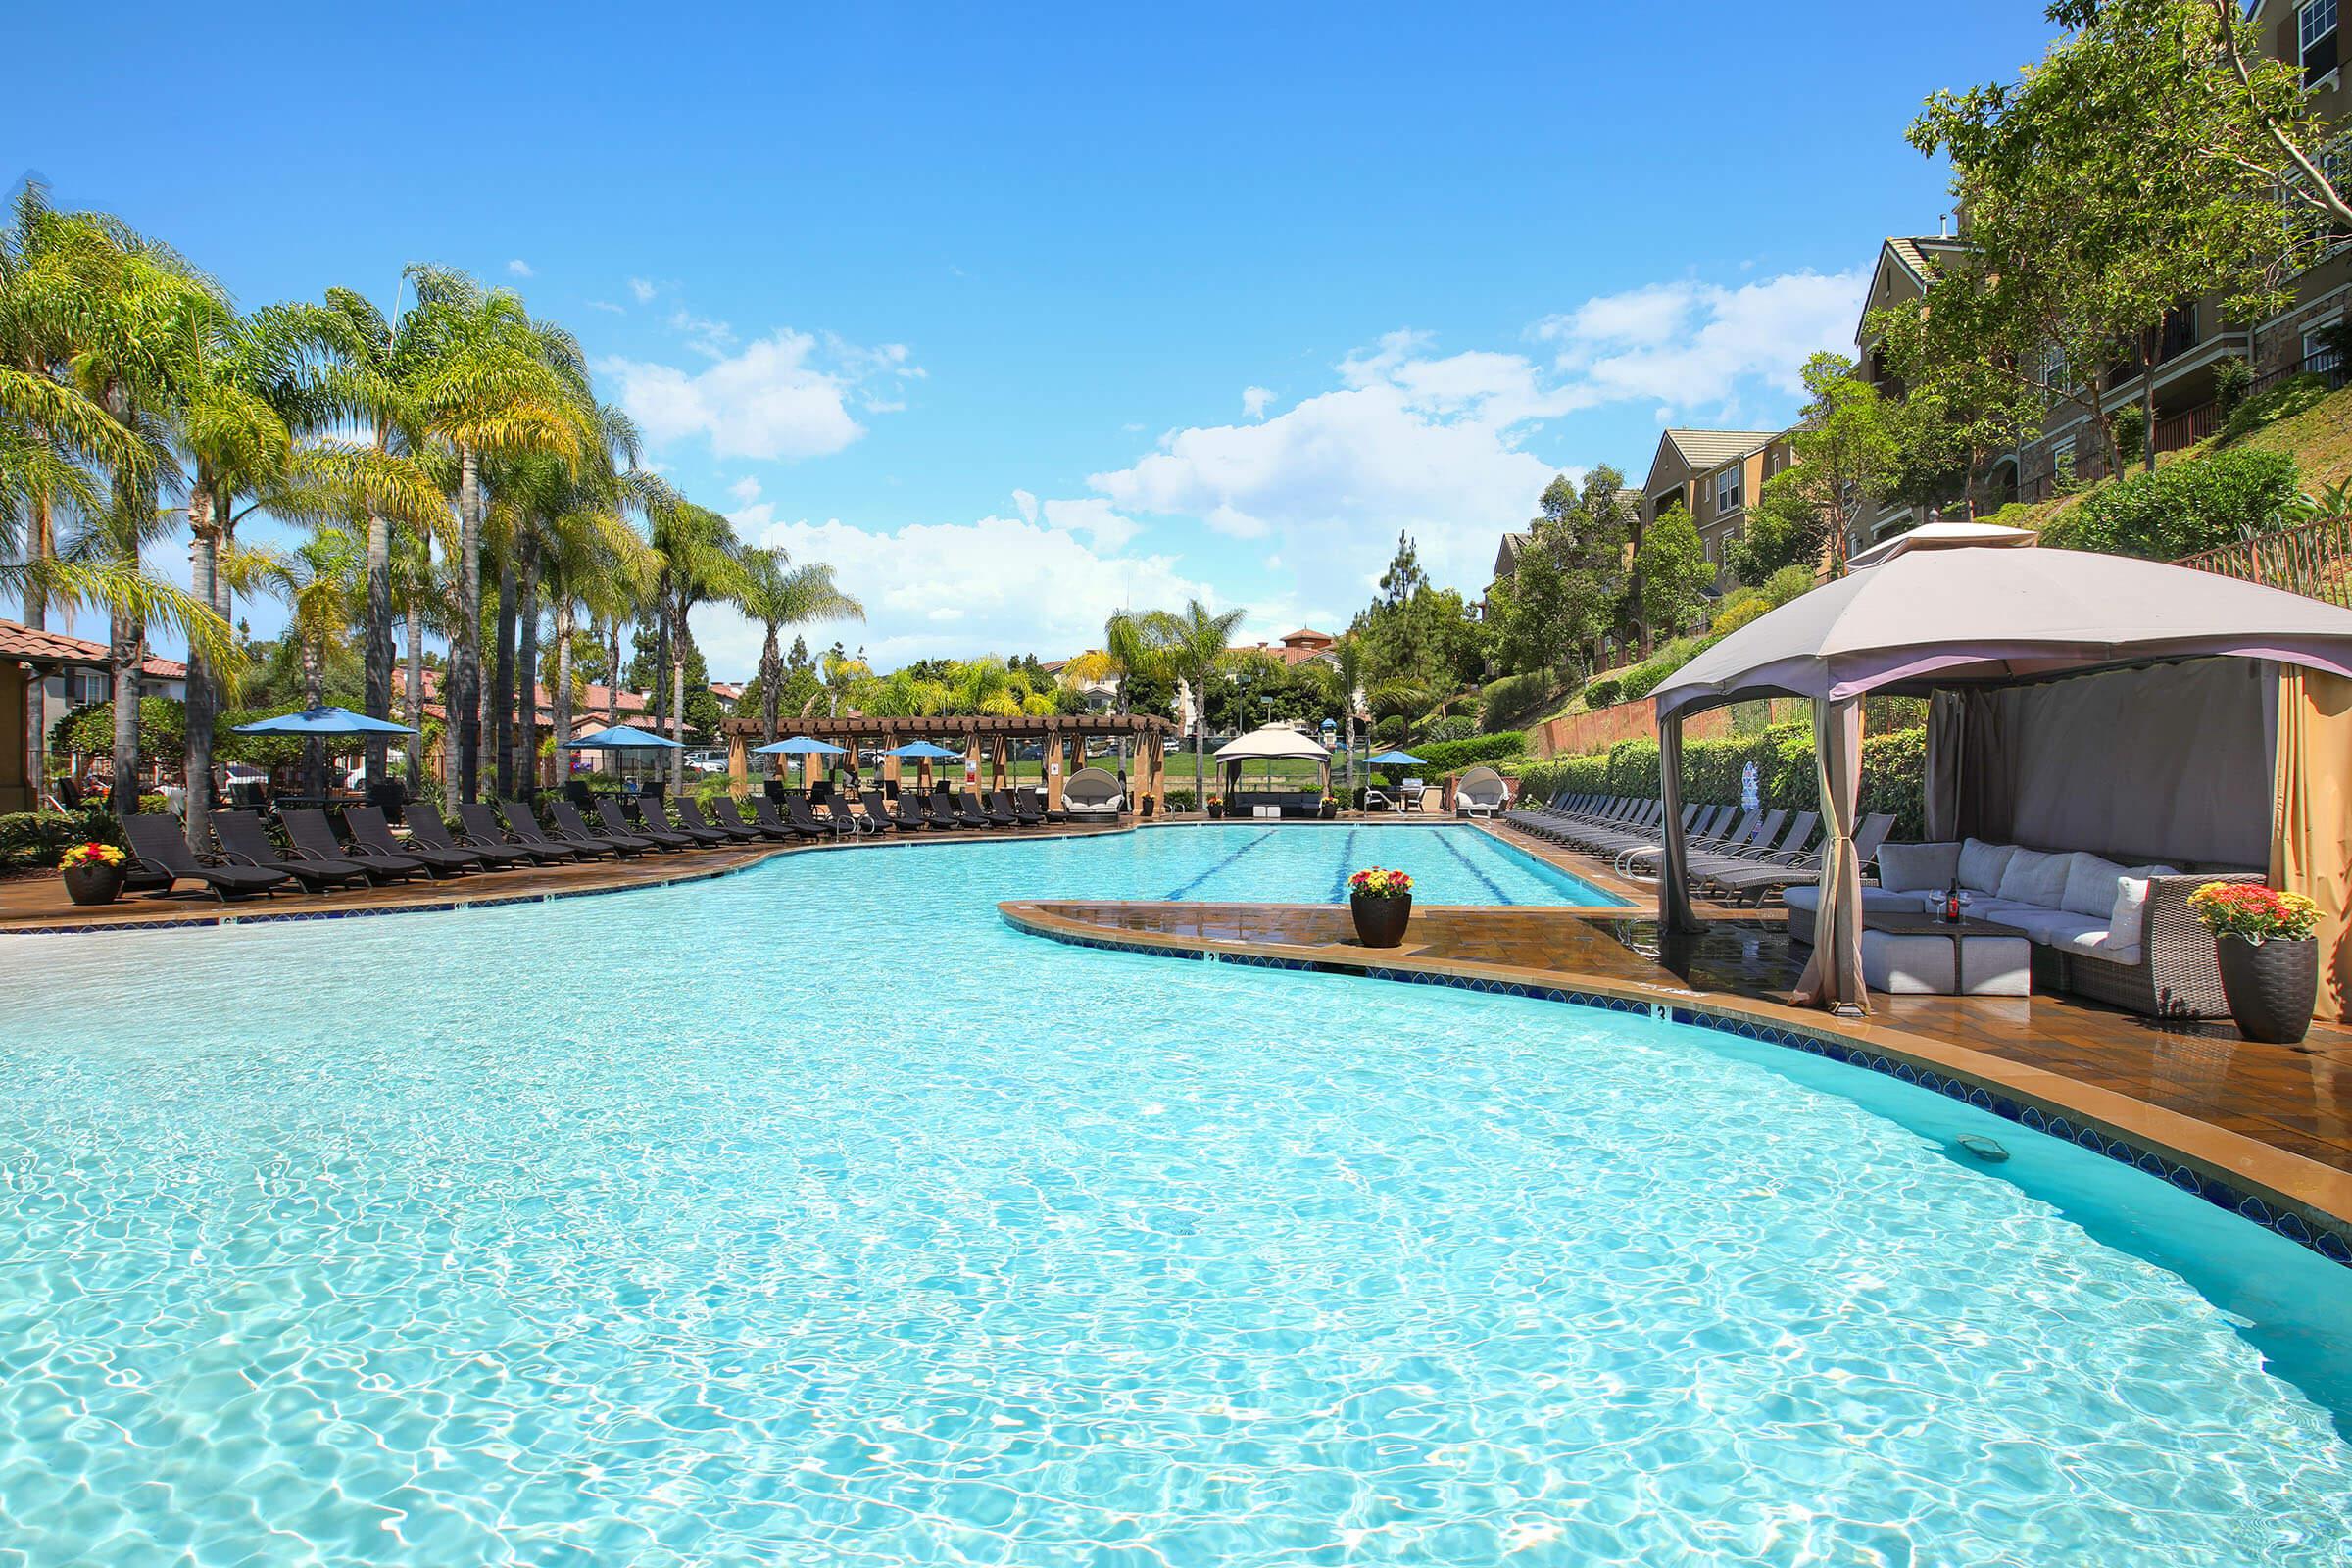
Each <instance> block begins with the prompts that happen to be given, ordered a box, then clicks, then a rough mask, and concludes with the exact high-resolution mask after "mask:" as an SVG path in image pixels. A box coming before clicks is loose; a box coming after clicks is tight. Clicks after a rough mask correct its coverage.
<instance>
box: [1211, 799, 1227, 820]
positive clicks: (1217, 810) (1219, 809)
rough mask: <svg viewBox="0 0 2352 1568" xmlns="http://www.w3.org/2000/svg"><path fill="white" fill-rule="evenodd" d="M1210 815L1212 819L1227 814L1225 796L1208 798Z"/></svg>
mask: <svg viewBox="0 0 2352 1568" xmlns="http://www.w3.org/2000/svg"><path fill="white" fill-rule="evenodd" d="M1208 814H1209V815H1210V816H1212V817H1217V816H1223V815H1224V814H1225V797H1224V796H1222V795H1211V796H1210V797H1209V798H1208Z"/></svg>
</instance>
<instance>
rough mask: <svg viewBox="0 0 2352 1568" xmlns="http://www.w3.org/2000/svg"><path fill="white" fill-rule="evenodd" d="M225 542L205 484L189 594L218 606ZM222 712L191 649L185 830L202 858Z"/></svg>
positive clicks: (194, 518)
mask: <svg viewBox="0 0 2352 1568" xmlns="http://www.w3.org/2000/svg"><path fill="white" fill-rule="evenodd" d="M219 549H220V542H219V540H218V539H217V538H216V537H215V536H214V532H213V493H212V489H211V487H210V486H208V485H206V484H204V483H203V482H202V481H201V480H199V482H198V483H197V486H196V489H195V492H194V493H193V494H191V495H190V496H189V497H188V592H189V593H191V594H193V595H195V597H197V598H198V599H201V600H203V601H204V602H205V603H206V604H208V605H209V604H211V603H212V602H213V596H214V593H215V591H216V590H215V585H214V577H215V575H216V572H217V571H218V568H219V564H220V556H219ZM215 708H216V703H215V700H214V691H213V671H212V667H211V665H210V664H208V663H207V662H206V661H205V657H204V651H203V650H202V649H200V648H198V647H196V646H195V645H194V644H193V643H191V644H190V645H189V647H188V701H187V744H186V749H185V755H184V757H183V758H182V766H181V773H182V776H183V779H184V781H185V783H186V784H187V804H186V807H185V809H184V811H183V814H182V825H183V826H184V827H185V828H186V829H187V835H188V849H189V851H190V852H191V853H194V854H198V855H201V854H203V853H204V852H205V850H206V849H208V848H209V847H210V846H209V845H208V844H207V843H206V839H207V837H208V836H209V834H210V831H211V830H210V828H209V827H208V826H207V824H208V822H209V821H210V820H211V814H212V809H213V713H214V711H215Z"/></svg>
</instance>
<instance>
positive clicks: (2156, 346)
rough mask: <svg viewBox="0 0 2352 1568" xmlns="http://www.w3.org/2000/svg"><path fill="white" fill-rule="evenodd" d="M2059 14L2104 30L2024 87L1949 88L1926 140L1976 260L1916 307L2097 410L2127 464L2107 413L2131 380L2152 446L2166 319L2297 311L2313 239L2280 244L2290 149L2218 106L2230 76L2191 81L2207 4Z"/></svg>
mask: <svg viewBox="0 0 2352 1568" xmlns="http://www.w3.org/2000/svg"><path fill="white" fill-rule="evenodd" d="M2053 14H2054V15H2059V16H2062V17H2071V18H2074V19H2076V20H2078V21H2090V22H2092V23H2094V24H2096V25H2093V26H2091V27H2089V28H2088V29H2087V30H2084V31H2081V32H2078V33H2077V34H2075V35H2073V36H2071V37H2069V38H2066V39H2063V40H2061V41H2060V42H2059V43H2057V44H2056V45H2054V46H2052V48H2051V49H2050V50H2049V52H2048V53H2047V54H2046V55H2044V56H2043V58H2042V60H2041V62H2040V64H2038V65H2036V66H2033V67H2029V68H2028V69H2027V70H2026V72H2025V73H2024V74H2023V75H2022V76H2021V77H2020V78H2019V79H2018V80H2017V81H2015V82H1993V83H1988V84H1986V85H1984V86H1980V87H1976V88H1972V89H1971V90H1969V91H1967V92H1965V93H1950V92H1939V93H1936V95H1934V96H1933V97H1931V98H1930V99H1929V100H1928V103H1927V106H1926V108H1925V110H1924V111H1923V113H1922V114H1921V116H1920V118H1919V119H1918V121H1917V122H1916V123H1914V124H1913V125H1912V127H1911V130H1910V140H1911V143H1912V145H1913V146H1915V147H1917V148H1918V149H1919V150H1920V151H1921V152H1922V153H1925V154H1929V155H1931V156H1933V155H1935V154H1936V153H1944V154H1947V155H1948V156H1949V157H1950V159H1951V163H1952V170H1953V180H1952V189H1953V193H1954V194H1955V195H1956V196H1957V197H1958V198H1959V199H1960V202H1961V204H1962V207H1963V208H1964V210H1965V211H1966V212H1967V213H1968V217H1969V229H1968V237H1969V240H1970V243H1971V245H1972V246H1973V247H1974V254H1973V255H1971V256H1968V257H1966V258H1961V259H1956V260H1955V261H1954V262H1952V263H1950V264H1948V265H1947V266H1946V267H1945V268H1944V270H1942V272H1941V273H1940V274H1939V275H1938V276H1937V277H1936V279H1934V280H1933V281H1931V283H1930V284H1929V286H1928V290H1927V298H1926V299H1925V300H1924V301H1923V302H1922V303H1921V305H1920V307H1919V309H1921V310H1924V311H1926V312H1927V313H1929V314H1930V315H1931V316H1934V315H1936V314H1943V315H1947V316H1948V318H1949V321H1948V323H1947V325H1946V326H1943V327H1939V328H1938V331H1939V333H1942V332H1945V331H1948V333H1949V334H1950V337H1951V339H1952V340H1953V341H1954V342H1955V343H1956V344H1957V345H1958V346H1959V347H1960V348H1961V350H1962V351H1963V352H1966V353H1973V354H1974V355H1976V356H1977V357H1979V358H1981V359H1982V360H1983V361H1984V362H1985V364H1987V365H1991V366H1998V367H2002V368H2007V369H2008V371H2009V373H2010V374H2011V375H2013V376H2025V375H2032V376H2034V378H2035V379H2037V380H2045V381H2047V382H2049V383H2050V385H2051V386H2052V387H2053V389H2054V390H2060V391H2063V392H2064V393H2066V394H2067V395H2068V396H2069V397H2070V398H2072V399H2073V400H2074V401H2076V402H2078V403H2080V404H2081V406H2082V409H2083V410H2084V412H2085V414H2086V415H2087V417H2089V418H2090V420H2091V422H2092V424H2093V426H2094V427H2095V428H2096V429H2097V431H2098V433H2099V438H2100V442H2101V444H2102V446H2103V447H2104V448H2105V451H2106V455H2107V461H2108V463H2109V465H2110V466H2121V462H2122V458H2121V450H2120V448H2119V446H2118V443H2117V438H2116V429H2115V422H2114V419H2113V417H2112V416H2111V415H2110V414H2109V412H2108V411H2107V408H2106V402H2107V398H2108V394H2109V393H2110V392H2111V391H2112V390H2114V389H2115V387H2116V386H2117V384H2118V376H2117V374H2116V369H2117V368H2118V367H2119V366H2120V367H2123V368H2125V371H2126V374H2125V376H2124V377H2123V379H2124V380H2125V381H2127V382H2128V381H2129V380H2131V379H2137V380H2138V381H2139V383H2140V386H2141V408H2142V411H2143V417H2144V419H2145V420H2146V424H2147V427H2148V429H2149V430H2150V431H2151V432H2152V431H2153V428H2154V422H2155V407H2154V401H2155V374H2154V372H2155V368H2156V366H2157V364H2158V363H2159V361H2160V359H2161V358H2162V356H2163V353H2164V329H2165V326H2166V323H2167V321H2168V319H2171V318H2172V316H2173V314H2174V313H2175V312H2177V311H2178V310H2179V309H2180V308H2181V307H2182V305H2183V304H2184V303H2185V302H2191V301H2194V300H2196V299H2198V298H2199V297H2201V296H2204V295H2207V294H2218V295H2221V296H2223V298H2224V301H2225V306H2224V308H2225V309H2226V310H2227V311H2228V313H2229V315H2230V317H2231V318H2232V319H2260V318H2262V317H2264V316H2268V315H2271V314H2274V313H2275V312H2276V311H2278V310H2279V309H2282V308H2283V307H2284V306H2285V304H2286V303H2287V296H2286V294H2285V292H2284V291H2283V289H2282V287H2281V282H2282V279H2283V278H2284V277H2285V276H2286V275H2288V274H2289V273H2290V272H2291V271H2292V270H2296V269H2297V268H2299V267H2300V266H2301V265H2302V264H2303V263H2304V262H2305V261H2306V260H2307V259H2308V258H2309V257H2310V255H2311V254H2312V240H2313V239H2314V237H2315V236H2312V235H2310V234H2307V233H2303V232H2300V231H2299V230H2297V229H2296V228H2295V227H2293V226H2292V225H2289V226H2287V231H2286V232H2284V233H2282V232H2281V227H2282V225H2281V224H2280V222H2279V214H2278V174H2277V167H2278V162H2279V160H2278V148H2277V146H2276V144H2275V143H2274V142H2273V141H2272V140H2270V139H2269V138H2267V137H2266V136H2264V135H2263V134H2261V133H2260V130H2259V128H2258V127H2257V126H2256V125H2255V124H2254V123H2252V122H2251V121H2250V120H2248V119H2246V118H2245V117H2237V118H2234V119H2233V118H2231V117H2229V116H2226V115H2223V114H2221V113H2220V112H2219V108H2220V105H2221V103H2222V95H2221V94H2220V93H2219V92H2218V91H2217V84H2218V83H2219V81H2220V78H2219V76H2218V75H2217V73H2215V72H2213V71H2211V70H2199V71H2190V70H2184V69H2183V61H2184V59H2185V58H2186V57H2188V56H2191V55H2195V54H2198V53H2199V52H2200V51H2212V50H2215V49H2217V48H2218V41H2217V39H2216V36H2215V34H2214V32H2213V30H2212V29H2213V25H2214V24H2213V23H2212V20H2211V19H2212V12H2211V11H2210V8H2208V7H2206V6H2202V5H2193V4H2186V3H2181V4H2175V5H2170V6H2165V5H2159V4H2156V3H2155V0H2132V3H2131V4H2130V5H2125V4H2122V3H2113V4H2106V5H2098V4H2092V3H2089V0H2084V3H2082V4H2075V5H2068V4H2061V5H2059V6H2057V7H2054V8H2053ZM2217 58H2218V56H2217ZM2145 449H2146V456H2147V461H2148V463H2149V466H2154V462H2155V446H2154V442H2153V441H2149V442H2147V443H2145Z"/></svg>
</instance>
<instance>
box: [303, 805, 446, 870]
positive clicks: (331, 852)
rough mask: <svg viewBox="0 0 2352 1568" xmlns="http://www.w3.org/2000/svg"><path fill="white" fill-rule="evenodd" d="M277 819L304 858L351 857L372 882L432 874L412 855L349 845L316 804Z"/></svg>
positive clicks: (327, 859) (316, 859)
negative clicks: (337, 835)
mask: <svg viewBox="0 0 2352 1568" xmlns="http://www.w3.org/2000/svg"><path fill="white" fill-rule="evenodd" d="M277 820H278V825H279V826H281V827H283V828H284V829H285V830H286V838H287V839H288V841H289V842H291V843H292V845H293V851H292V852H291V853H293V854H295V855H297V856H299V857H300V858H304V859H309V860H313V861H331V860H342V859H348V860H349V861H350V862H351V863H352V864H353V865H356V866H358V867H359V868H360V871H361V873H362V874H363V875H365V876H366V877H367V878H368V881H370V882H406V881H408V880H409V878H411V877H416V876H429V875H431V872H430V871H429V870H427V869H426V867H425V863H424V862H423V861H422V860H419V859H417V858H414V857H413V856H407V855H392V854H388V853H386V852H385V851H382V850H379V849H376V848H374V847H373V846H371V845H367V844H357V843H355V844H353V845H351V846H350V847H349V848H346V847H345V846H344V845H343V843H342V842H341V841H340V840H338V839H337V838H336V837H335V829H334V824H333V823H331V822H329V821H328V820H327V819H326V813H325V812H324V811H322V810H319V809H318V808H316V807H313V808H311V809H308V810H292V811H280V812H278V814H277Z"/></svg>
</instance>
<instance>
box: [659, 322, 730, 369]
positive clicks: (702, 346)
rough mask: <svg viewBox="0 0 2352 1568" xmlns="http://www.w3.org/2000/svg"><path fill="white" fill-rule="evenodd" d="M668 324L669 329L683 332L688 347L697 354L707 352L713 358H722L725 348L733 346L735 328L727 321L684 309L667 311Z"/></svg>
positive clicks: (724, 354) (725, 351)
mask: <svg viewBox="0 0 2352 1568" xmlns="http://www.w3.org/2000/svg"><path fill="white" fill-rule="evenodd" d="M669 324H670V328H671V330H673V331H677V332H682V333H684V334H685V336H686V342H687V346H688V347H690V348H692V349H693V350H694V351H695V352H696V353H697V354H708V355H709V356H711V358H712V359H714V360H717V359H724V358H725V357H726V353H727V350H729V349H731V348H733V347H734V346H735V328H734V327H733V326H732V325H731V324H729V323H728V322H725V321H716V320H712V319H711V318H710V317H708V316H697V315H695V314H694V313H693V312H691V311H684V310H678V311H672V312H670V313H669Z"/></svg>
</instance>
